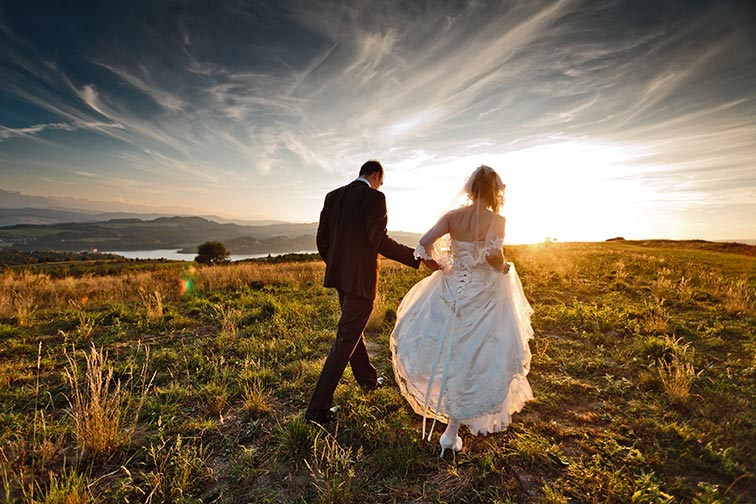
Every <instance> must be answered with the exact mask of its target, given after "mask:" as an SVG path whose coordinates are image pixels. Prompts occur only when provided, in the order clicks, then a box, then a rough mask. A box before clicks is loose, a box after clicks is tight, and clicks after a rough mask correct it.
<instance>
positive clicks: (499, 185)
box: [465, 165, 507, 212]
mask: <svg viewBox="0 0 756 504" xmlns="http://www.w3.org/2000/svg"><path fill="white" fill-rule="evenodd" d="M506 188H507V186H506V185H505V184H504V182H502V181H501V178H500V177H499V174H498V173H496V172H495V171H494V169H493V168H491V167H490V166H486V165H480V166H479V167H477V168H476V169H475V171H474V172H472V175H470V178H469V179H467V183H466V184H465V192H466V193H467V197H468V198H470V199H471V200H473V201H474V200H479V201H481V202H483V203H485V205H486V206H487V207H488V208H490V209H491V210H493V211H494V212H498V211H499V210H500V209H501V207H502V206H504V189H506Z"/></svg>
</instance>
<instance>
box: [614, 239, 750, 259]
mask: <svg viewBox="0 0 756 504" xmlns="http://www.w3.org/2000/svg"><path fill="white" fill-rule="evenodd" d="M607 241H615V242H617V241H619V242H622V243H627V244H630V245H640V246H642V247H653V248H675V249H693V250H709V251H713V252H728V253H732V254H743V255H748V256H755V257H756V245H749V244H748V243H744V242H745V241H753V242H754V243H756V241H754V240H744V241H742V242H729V241H728V242H719V241H716V242H714V241H706V240H623V239H621V238H619V239H618V238H612V239H611V240H607Z"/></svg>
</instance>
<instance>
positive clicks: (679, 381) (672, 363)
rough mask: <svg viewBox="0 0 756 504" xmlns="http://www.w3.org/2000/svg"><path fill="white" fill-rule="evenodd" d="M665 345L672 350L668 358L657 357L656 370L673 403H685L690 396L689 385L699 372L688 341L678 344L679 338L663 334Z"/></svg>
mask: <svg viewBox="0 0 756 504" xmlns="http://www.w3.org/2000/svg"><path fill="white" fill-rule="evenodd" d="M665 339H666V341H667V346H668V348H670V349H671V350H672V353H671V356H670V358H669V360H665V359H659V361H658V366H657V368H658V370H659V378H660V379H661V382H662V385H663V386H664V391H665V392H666V393H667V397H669V399H670V400H671V401H672V402H673V403H674V404H685V403H686V402H687V400H688V398H689V397H690V387H691V385H692V384H693V380H695V379H696V378H697V377H698V376H699V375H700V374H701V372H703V371H701V372H699V373H696V371H695V369H694V367H693V363H692V362H691V361H692V358H693V350H691V348H690V343H685V344H684V345H682V344H680V341H681V339H680V338H673V337H671V336H665Z"/></svg>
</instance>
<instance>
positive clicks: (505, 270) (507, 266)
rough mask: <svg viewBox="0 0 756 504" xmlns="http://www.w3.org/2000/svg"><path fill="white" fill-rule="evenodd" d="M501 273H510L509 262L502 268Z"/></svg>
mask: <svg viewBox="0 0 756 504" xmlns="http://www.w3.org/2000/svg"><path fill="white" fill-rule="evenodd" d="M501 272H502V273H504V274H505V275H506V274H507V273H509V263H508V262H504V264H503V265H502V266H501Z"/></svg>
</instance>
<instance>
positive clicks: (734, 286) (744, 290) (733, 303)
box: [724, 280, 753, 315]
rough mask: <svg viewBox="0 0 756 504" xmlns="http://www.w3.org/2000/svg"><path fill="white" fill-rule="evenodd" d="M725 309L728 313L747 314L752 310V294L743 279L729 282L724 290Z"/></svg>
mask: <svg viewBox="0 0 756 504" xmlns="http://www.w3.org/2000/svg"><path fill="white" fill-rule="evenodd" d="M724 298H725V310H726V311H727V313H728V314H730V315H749V314H751V313H752V312H753V295H752V293H751V291H750V289H749V288H748V283H747V282H746V281H745V280H738V281H736V282H730V283H729V284H728V285H727V289H726V290H725V291H724Z"/></svg>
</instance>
